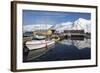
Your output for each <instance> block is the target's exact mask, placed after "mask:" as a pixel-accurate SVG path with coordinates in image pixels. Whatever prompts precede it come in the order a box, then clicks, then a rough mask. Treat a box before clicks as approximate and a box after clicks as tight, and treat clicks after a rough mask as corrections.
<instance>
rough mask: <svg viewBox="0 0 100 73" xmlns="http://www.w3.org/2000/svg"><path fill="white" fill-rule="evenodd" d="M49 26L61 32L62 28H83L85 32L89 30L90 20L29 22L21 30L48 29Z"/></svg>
mask: <svg viewBox="0 0 100 73" xmlns="http://www.w3.org/2000/svg"><path fill="white" fill-rule="evenodd" d="M49 28H51V29H54V30H56V31H59V32H63V31H64V30H84V31H85V32H91V21H90V20H87V19H83V18H79V19H77V20H76V21H74V22H63V23H59V24H55V25H51V24H31V25H25V26H23V32H25V31H35V30H48V29H49Z"/></svg>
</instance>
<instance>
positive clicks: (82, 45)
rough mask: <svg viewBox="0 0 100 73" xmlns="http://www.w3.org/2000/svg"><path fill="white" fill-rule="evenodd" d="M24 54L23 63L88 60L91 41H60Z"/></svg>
mask: <svg viewBox="0 0 100 73" xmlns="http://www.w3.org/2000/svg"><path fill="white" fill-rule="evenodd" d="M26 53H27V54H26ZM26 53H24V55H23V62H39V61H59V60H79V59H90V58H91V39H84V40H62V41H60V42H58V43H56V44H55V45H54V46H53V47H50V48H42V49H38V50H31V51H28V52H26Z"/></svg>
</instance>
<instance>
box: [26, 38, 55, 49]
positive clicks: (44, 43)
mask: <svg viewBox="0 0 100 73" xmlns="http://www.w3.org/2000/svg"><path fill="white" fill-rule="evenodd" d="M54 44H55V41H54V40H46V39H42V40H31V41H27V42H26V46H27V48H28V49H29V50H33V49H39V48H48V47H49V46H51V45H54Z"/></svg>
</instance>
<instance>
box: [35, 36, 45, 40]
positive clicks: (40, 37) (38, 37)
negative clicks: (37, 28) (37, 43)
mask: <svg viewBox="0 0 100 73" xmlns="http://www.w3.org/2000/svg"><path fill="white" fill-rule="evenodd" d="M34 38H37V39H45V38H46V36H40V35H35V36H34Z"/></svg>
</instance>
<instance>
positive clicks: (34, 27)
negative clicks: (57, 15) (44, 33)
mask: <svg viewBox="0 0 100 73" xmlns="http://www.w3.org/2000/svg"><path fill="white" fill-rule="evenodd" d="M51 27H52V25H50V24H31V25H24V26H23V32H26V31H35V30H47V29H49V28H51Z"/></svg>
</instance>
